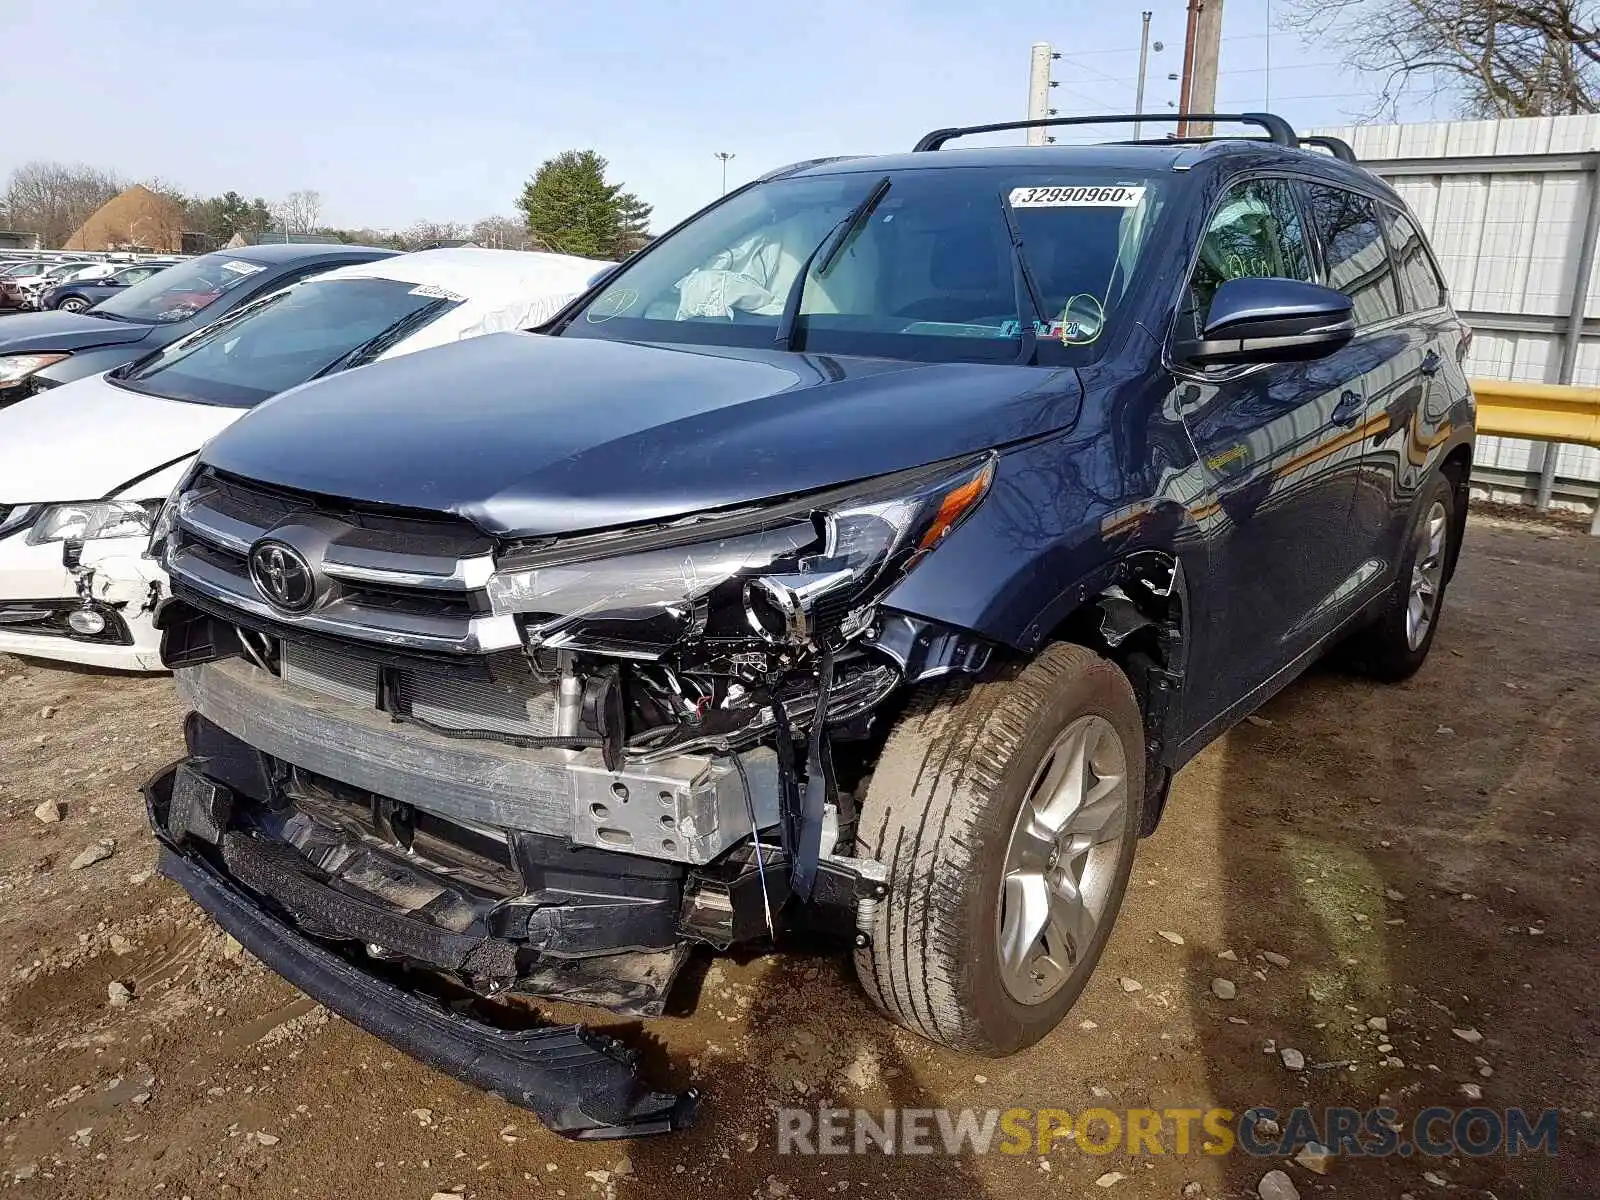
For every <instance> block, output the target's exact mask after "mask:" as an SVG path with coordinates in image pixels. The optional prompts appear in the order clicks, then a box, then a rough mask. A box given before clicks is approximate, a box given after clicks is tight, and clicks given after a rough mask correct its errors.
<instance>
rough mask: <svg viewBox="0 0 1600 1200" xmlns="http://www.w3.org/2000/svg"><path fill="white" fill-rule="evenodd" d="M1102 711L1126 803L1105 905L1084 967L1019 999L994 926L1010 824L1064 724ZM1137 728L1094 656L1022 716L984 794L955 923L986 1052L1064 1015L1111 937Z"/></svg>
mask: <svg viewBox="0 0 1600 1200" xmlns="http://www.w3.org/2000/svg"><path fill="white" fill-rule="evenodd" d="M1091 715H1093V716H1100V717H1103V718H1105V719H1106V720H1107V721H1108V722H1110V724H1111V725H1112V727H1113V728H1114V729H1115V730H1116V732H1117V735H1118V737H1119V738H1120V740H1121V742H1122V750H1123V754H1124V756H1125V758H1126V761H1127V775H1128V804H1127V811H1126V822H1127V824H1126V828H1125V829H1124V831H1123V838H1122V843H1121V850H1120V856H1119V858H1118V861H1117V868H1116V873H1115V875H1114V877H1113V881H1112V886H1111V891H1110V893H1109V894H1108V896H1107V898H1106V908H1105V912H1104V914H1103V916H1102V918H1101V920H1100V923H1099V926H1098V928H1097V929H1096V930H1095V936H1094V939H1093V940H1092V941H1091V942H1090V944H1089V949H1088V952H1087V955H1086V959H1087V966H1085V967H1082V968H1075V971H1074V975H1073V978H1072V979H1071V980H1069V982H1068V983H1067V985H1066V986H1065V987H1063V988H1062V989H1061V990H1060V991H1059V992H1057V993H1056V994H1055V995H1054V996H1051V997H1050V998H1049V999H1048V1000H1045V1001H1044V1002H1042V1003H1040V1004H1037V1005H1025V1004H1022V1003H1021V1002H1019V1001H1017V1000H1016V999H1014V998H1013V997H1012V996H1011V994H1010V992H1008V991H1007V990H1006V986H1005V983H1004V981H1003V979H1002V978H1001V974H1000V962H999V948H998V941H999V939H998V928H999V911H1000V899H1001V889H1002V880H1003V877H1004V871H1005V859H1006V852H1007V850H1008V848H1009V844H1010V840H1011V831H1012V828H1013V826H1014V824H1015V821H1016V817H1017V814H1018V812H1019V811H1020V810H1021V807H1022V804H1023V803H1024V801H1025V799H1026V797H1027V793H1028V789H1029V787H1030V785H1031V784H1032V782H1033V779H1034V776H1035V774H1036V773H1037V772H1038V769H1039V766H1040V763H1041V762H1042V760H1043V758H1044V756H1045V754H1046V753H1047V752H1048V751H1049V749H1050V747H1051V746H1052V745H1053V744H1054V742H1055V740H1056V738H1057V737H1058V736H1059V735H1060V734H1061V731H1062V730H1064V729H1065V728H1066V727H1067V726H1068V725H1069V724H1071V723H1072V722H1073V721H1075V720H1078V719H1079V718H1080V717H1085V716H1091ZM1144 767H1145V762H1144V733H1143V728H1142V725H1141V721H1140V716H1139V709H1138V705H1137V703H1136V702H1135V700H1134V698H1133V692H1132V689H1131V688H1130V687H1129V685H1128V683H1127V680H1126V677H1125V676H1123V674H1122V672H1121V671H1120V670H1119V669H1118V668H1117V667H1116V665H1115V664H1113V663H1110V662H1107V661H1106V660H1104V659H1101V660H1099V661H1098V662H1097V663H1096V664H1095V665H1094V667H1092V668H1091V669H1090V670H1088V671H1085V672H1082V673H1081V674H1079V675H1076V676H1074V677H1071V678H1069V679H1067V680H1066V681H1064V683H1063V684H1062V686H1060V687H1059V688H1057V689H1056V690H1055V692H1054V693H1053V694H1052V695H1051V697H1050V700H1049V701H1048V702H1047V704H1046V705H1045V707H1044V708H1043V709H1042V710H1041V711H1039V712H1038V713H1037V714H1036V716H1035V717H1034V719H1033V720H1032V721H1031V722H1030V727H1029V729H1028V732H1027V734H1026V735H1025V737H1024V739H1023V741H1022V743H1021V744H1020V745H1019V746H1018V747H1017V749H1016V751H1015V752H1014V753H1013V754H1012V755H1011V758H1010V761H1009V763H1008V764H1007V766H1006V769H1005V773H1004V775H1003V777H1002V779H1001V782H1000V786H999V788H998V789H996V791H995V792H994V794H993V795H992V797H991V800H990V803H989V804H988V806H987V811H986V812H985V813H984V815H983V817H982V819H981V826H980V832H979V833H978V837H979V840H980V842H981V845H980V846H979V847H978V848H977V849H976V851H975V853H974V855H973V873H972V878H973V887H972V889H971V891H970V894H969V895H968V897H967V902H966V905H965V906H964V907H965V912H964V921H963V925H964V927H965V929H966V930H967V931H968V935H969V938H970V945H969V947H968V948H969V950H971V951H972V953H970V954H969V955H968V959H967V962H966V964H965V970H966V976H967V977H966V984H967V986H966V987H965V988H964V989H962V990H963V991H964V992H965V993H966V995H967V997H968V998H969V999H970V1002H971V1004H972V1008H973V1015H974V1017H975V1019H976V1023H977V1024H978V1026H979V1031H980V1037H981V1038H982V1040H983V1041H984V1042H986V1043H988V1044H989V1045H990V1046H992V1047H993V1050H994V1052H998V1053H1002V1054H1009V1053H1012V1052H1014V1051H1016V1050H1020V1049H1022V1048H1023V1047H1025V1046H1028V1045H1031V1044H1032V1043H1034V1042H1036V1041H1038V1040H1039V1039H1040V1038H1042V1037H1044V1036H1045V1035H1046V1034H1047V1033H1049V1032H1050V1031H1051V1030H1052V1029H1054V1028H1055V1027H1056V1026H1057V1025H1058V1024H1060V1022H1061V1020H1062V1018H1063V1017H1065V1016H1066V1014H1067V1012H1068V1010H1070V1009H1071V1008H1072V1006H1073V1004H1074V1003H1075V1002H1076V1001H1077V999H1078V996H1079V995H1080V994H1082V992H1083V989H1084V986H1085V985H1086V984H1087V983H1088V981H1089V979H1090V978H1091V977H1092V975H1093V973H1094V967H1095V964H1096V963H1097V962H1098V961H1099V958H1100V954H1101V952H1102V951H1103V950H1104V949H1105V944H1106V941H1107V940H1108V939H1109V938H1110V936H1111V929H1112V926H1113V925H1114V924H1115V921H1116V915H1117V912H1118V909H1119V908H1120V907H1121V904H1122V897H1123V894H1124V892H1125V891H1126V890H1127V883H1128V876H1129V874H1130V873H1131V871H1132V869H1133V857H1134V852H1135V849H1136V843H1137V840H1138V830H1139V813H1140V808H1141V805H1142V802H1143V798H1144Z"/></svg>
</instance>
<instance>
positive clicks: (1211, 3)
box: [1189, 0, 1222, 137]
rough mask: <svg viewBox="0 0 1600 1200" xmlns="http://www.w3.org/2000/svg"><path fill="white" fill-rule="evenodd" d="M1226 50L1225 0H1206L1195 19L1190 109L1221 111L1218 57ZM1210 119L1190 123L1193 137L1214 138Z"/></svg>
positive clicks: (1196, 110)
mask: <svg viewBox="0 0 1600 1200" xmlns="http://www.w3.org/2000/svg"><path fill="white" fill-rule="evenodd" d="M1221 52H1222V0H1205V2H1204V3H1203V4H1201V5H1200V10H1199V12H1198V13H1197V14H1196V16H1195V22H1194V65H1193V67H1192V69H1191V74H1190V77H1189V111H1190V112H1202V113H1208V112H1216V111H1217V58H1218V56H1219V55H1220V54H1221ZM1211 133H1212V128H1211V122H1210V121H1196V122H1192V123H1191V124H1190V125H1189V134H1190V136H1191V137H1210V136H1211Z"/></svg>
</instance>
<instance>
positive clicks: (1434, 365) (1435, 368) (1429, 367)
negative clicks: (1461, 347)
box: [1422, 350, 1444, 379]
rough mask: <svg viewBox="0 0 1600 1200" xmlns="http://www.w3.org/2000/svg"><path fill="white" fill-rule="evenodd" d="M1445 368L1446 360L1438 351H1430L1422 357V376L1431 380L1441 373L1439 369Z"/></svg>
mask: <svg viewBox="0 0 1600 1200" xmlns="http://www.w3.org/2000/svg"><path fill="white" fill-rule="evenodd" d="M1442 366H1444V359H1443V358H1441V357H1440V356H1439V352H1438V351H1437V350H1429V351H1428V353H1427V354H1425V355H1423V357H1422V374H1423V375H1424V376H1426V377H1427V378H1429V379H1431V378H1433V376H1435V375H1437V374H1438V373H1439V368H1440V367H1442Z"/></svg>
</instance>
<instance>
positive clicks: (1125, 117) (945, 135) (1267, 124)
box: [911, 113, 1300, 154]
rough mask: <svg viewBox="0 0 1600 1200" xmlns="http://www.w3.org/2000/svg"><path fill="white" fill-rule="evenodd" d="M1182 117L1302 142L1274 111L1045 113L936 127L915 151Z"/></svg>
mask: <svg viewBox="0 0 1600 1200" xmlns="http://www.w3.org/2000/svg"><path fill="white" fill-rule="evenodd" d="M1179 121H1211V122H1217V121H1231V122H1234V123H1236V124H1240V125H1257V126H1260V127H1261V128H1262V129H1264V130H1266V131H1267V138H1268V139H1269V140H1270V141H1273V142H1276V143H1277V144H1278V145H1280V146H1291V147H1293V146H1298V145H1299V144H1300V139H1299V137H1298V136H1297V135H1296V134H1295V131H1294V126H1292V125H1290V124H1289V122H1287V121H1285V120H1284V119H1283V118H1282V117H1280V116H1277V115H1276V114H1274V113H1181V114H1180V113H1125V114H1115V113H1114V114H1110V115H1107V116H1103V117H1101V116H1095V117H1042V118H1040V119H1038V120H1034V121H1001V122H999V123H998V124H994V125H958V126H952V127H951V128H949V129H935V130H934V131H933V132H932V133H927V134H924V135H923V136H922V139H921V140H920V141H918V142H917V144H916V145H915V146H913V147H912V148H911V151H912V153H913V154H918V153H921V152H922V151H924V150H937V149H939V147H941V146H943V145H944V144H945V143H946V142H948V141H949V140H950V139H951V138H958V137H967V136H968V135H969V134H974V133H1003V132H1004V131H1006V130H1008V129H1038V128H1042V127H1046V126H1048V127H1052V128H1053V127H1055V126H1058V125H1127V124H1133V123H1140V124H1143V123H1148V124H1159V123H1161V122H1173V123H1177V122H1179Z"/></svg>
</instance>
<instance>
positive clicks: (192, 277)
mask: <svg viewBox="0 0 1600 1200" xmlns="http://www.w3.org/2000/svg"><path fill="white" fill-rule="evenodd" d="M266 269H267V268H266V267H264V266H262V265H261V264H260V263H253V262H248V261H246V260H245V259H242V258H229V257H227V256H225V255H211V254H208V255H206V256H205V257H204V258H192V259H190V260H189V261H188V262H184V263H179V264H178V265H177V266H175V267H169V268H167V270H165V271H162V272H160V273H158V274H155V275H152V276H151V277H150V278H149V279H146V280H144V281H143V282H142V283H137V284H135V285H134V286H133V287H131V288H129V289H128V290H127V291H125V292H123V293H122V294H120V295H117V296H113V297H112V298H111V299H109V300H103V301H101V303H100V304H99V306H98V307H97V308H96V309H95V312H96V313H99V314H105V315H109V316H113V317H120V318H122V319H123V320H125V321H144V322H148V323H150V324H155V325H169V324H171V323H172V322H174V321H182V320H183V319H184V318H186V317H192V316H193V315H194V314H195V313H197V312H199V311H200V310H201V309H203V308H207V307H209V306H210V305H212V304H214V303H215V302H216V301H217V300H219V299H221V298H222V296H223V295H225V294H226V293H228V292H230V291H232V290H233V289H234V288H236V287H238V286H239V285H240V284H241V283H244V282H245V281H246V280H248V279H251V278H253V277H255V276H257V275H259V274H260V273H261V272H262V271H265V270H266Z"/></svg>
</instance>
